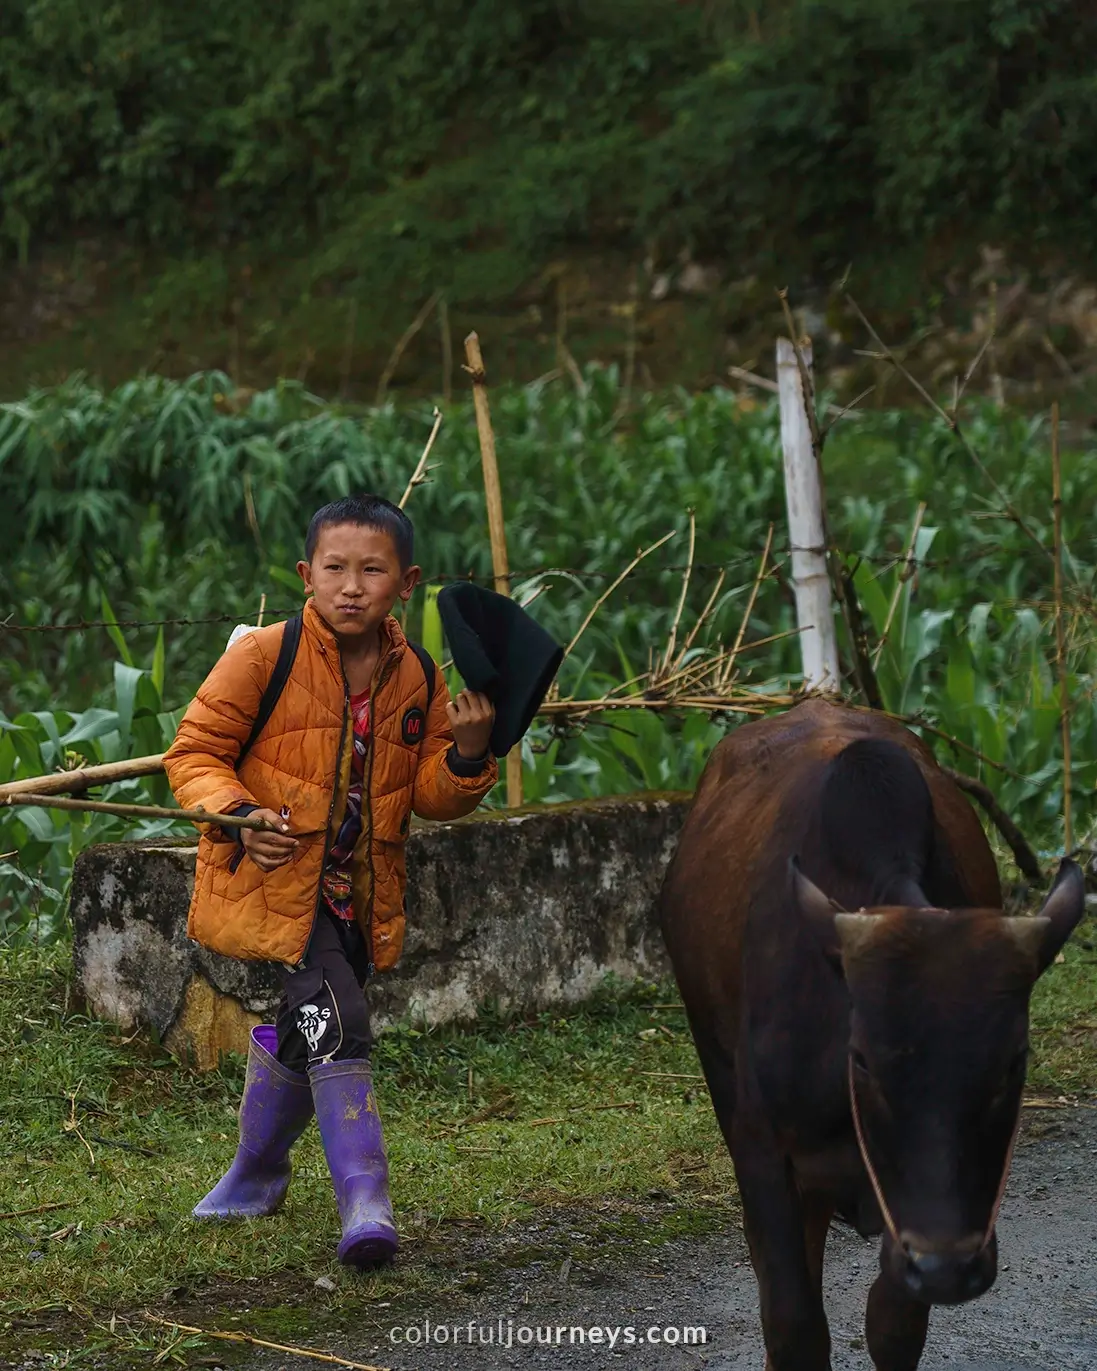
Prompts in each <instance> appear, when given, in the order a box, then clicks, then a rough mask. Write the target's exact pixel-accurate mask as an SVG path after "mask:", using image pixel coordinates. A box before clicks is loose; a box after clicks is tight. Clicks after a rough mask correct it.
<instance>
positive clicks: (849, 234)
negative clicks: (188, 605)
mask: <svg viewBox="0 0 1097 1371" xmlns="http://www.w3.org/2000/svg"><path fill="white" fill-rule="evenodd" d="M761 9H762V7H761V6H756V5H750V4H746V3H742V0H729V3H724V4H719V3H717V4H702V3H680V4H668V3H666V2H665V0H633V2H632V3H625V0H583V3H579V0H521V2H520V3H519V0H473V3H469V4H463V3H458V0H421V3H419V4H416V5H414V6H409V5H407V4H401V3H398V0H276V3H274V4H266V5H260V4H257V3H256V0H242V3H240V4H238V5H232V6H225V5H221V4H216V3H214V2H213V0H195V3H193V4H191V5H184V6H180V5H177V4H171V3H168V2H167V0H147V2H146V3H141V4H138V3H136V2H135V0H118V3H115V4H112V5H110V6H108V7H106V8H103V7H101V6H98V7H90V8H89V7H88V6H87V5H85V4H82V3H80V0H8V3H7V4H5V5H4V6H3V8H2V10H0V241H6V242H7V243H8V244H10V245H12V246H14V247H15V248H16V249H17V250H18V251H20V252H21V253H22V254H23V255H24V256H25V255H26V253H27V252H28V251H29V250H30V249H31V248H32V247H33V246H34V245H35V244H37V243H38V242H39V241H40V240H42V239H44V238H50V237H53V236H56V235H58V234H62V233H66V232H68V231H70V230H72V229H73V228H74V227H79V228H81V229H86V228H87V227H89V226H98V227H111V228H119V227H120V228H123V229H125V230H126V231H128V232H129V233H131V234H132V235H133V236H135V237H136V238H138V239H143V240H154V241H161V242H165V243H169V244H172V245H174V246H178V245H180V244H182V243H184V242H189V243H194V242H208V241H210V240H211V239H213V238H216V239H218V240H219V241H224V240H225V239H226V238H227V239H233V238H239V237H241V236H244V235H247V236H249V237H251V238H253V239H255V238H259V239H263V240H264V241H266V242H267V243H268V244H270V243H272V242H278V243H281V244H282V245H293V244H296V245H298V246H301V245H303V244H304V243H305V242H307V241H310V240H311V239H312V238H313V237H314V235H315V234H317V233H322V234H329V233H330V231H331V230H333V229H336V230H338V232H336V233H335V234H334V235H333V236H330V237H328V238H327V239H326V243H327V246H326V251H325V254H324V255H323V256H322V258H321V260H320V262H319V268H320V270H321V271H327V272H330V273H343V272H347V271H353V272H355V273H357V274H359V275H360V276H361V277H363V278H364V279H365V281H366V283H367V285H368V284H369V283H370V282H372V283H373V284H374V285H375V286H376V287H377V289H378V290H381V289H387V288H389V287H391V285H392V282H393V280H394V279H399V280H402V281H404V282H405V284H411V285H416V286H417V285H421V284H423V283H429V288H434V287H444V288H445V289H447V290H448V291H449V293H450V295H451V298H454V299H460V298H463V297H464V298H468V297H469V296H470V295H473V294H476V293H478V292H479V293H481V294H482V293H483V292H484V291H485V289H486V288H487V287H488V286H490V289H491V291H494V292H497V293H505V292H507V291H509V290H512V289H513V288H514V286H515V285H516V284H517V283H518V282H519V281H520V280H522V279H523V277H524V276H526V275H528V274H529V272H530V271H531V269H532V268H533V267H534V266H535V265H536V264H537V263H538V262H540V261H543V260H544V258H545V256H546V254H548V253H549V252H551V251H553V250H556V249H558V248H560V247H561V246H564V245H566V244H568V243H569V242H570V241H572V240H573V239H575V238H577V237H578V238H582V239H585V240H590V239H591V238H594V239H597V240H599V241H601V242H603V243H606V242H610V243H617V242H623V243H626V244H630V245H632V246H633V247H636V246H638V245H640V244H642V243H647V242H650V241H653V240H654V241H656V242H658V243H659V244H661V245H662V246H663V247H664V248H668V249H670V250H672V251H677V248H678V247H679V246H681V244H682V243H683V242H684V241H692V242H693V243H695V244H701V245H703V246H705V247H706V248H708V249H710V250H718V251H719V252H720V253H721V254H723V253H729V254H734V255H736V256H737V257H738V258H739V259H740V260H741V257H742V254H743V253H744V252H746V253H751V252H754V253H756V252H758V251H765V252H772V253H775V254H778V255H780V256H781V257H782V258H783V259H785V260H788V259H789V258H794V259H800V260H803V259H805V258H806V259H809V260H810V261H811V262H812V263H815V264H818V263H825V264H828V265H833V264H841V263H843V262H845V261H846V260H848V259H849V258H850V257H856V256H858V255H860V254H861V253H862V252H863V250H864V247H865V242H866V238H865V235H866V233H871V234H873V235H875V236H877V237H878V236H880V235H889V236H890V238H891V240H892V241H893V242H894V243H895V244H896V245H902V244H911V243H918V242H920V241H922V240H923V239H924V237H925V236H926V235H928V234H931V233H934V232H937V231H943V230H947V231H949V232H950V233H955V232H956V231H961V232H963V233H965V234H967V233H970V232H971V231H973V230H977V231H979V232H987V233H990V234H992V235H995V236H998V237H1000V238H1002V239H1010V240H1012V241H1014V242H1017V243H1022V244H1025V243H1029V242H1031V241H1032V240H1033V239H1034V238H1036V239H1039V238H1041V237H1046V238H1051V239H1055V240H1056V241H1058V242H1059V243H1064V244H1065V243H1070V244H1071V246H1072V248H1073V249H1076V248H1077V242H1078V237H1079V234H1081V235H1082V237H1083V238H1084V240H1085V241H1087V242H1088V238H1089V236H1090V235H1089V234H1088V227H1089V225H1090V224H1091V222H1092V213H1093V196H1094V190H1093V178H1092V169H1091V164H1090V162H1091V159H1090V150H1091V148H1092V146H1093V142H1094V133H1095V129H1097V72H1095V70H1094V67H1093V62H1092V54H1093V52H1094V51H1095V50H1097V12H1095V11H1094V8H1093V6H1092V5H1090V4H1084V5H1079V4H1077V3H1072V0H958V2H957V3H954V4H949V5H943V4H940V3H939V2H938V0H912V3H909V4H904V5H896V4H893V3H892V0H786V2H785V3H783V4H778V5H771V6H767V7H765V13H764V14H763V15H762V17H761V19H759V18H758V12H759V11H760V10H761ZM410 293H412V294H414V290H412V291H411V292H410Z"/></svg>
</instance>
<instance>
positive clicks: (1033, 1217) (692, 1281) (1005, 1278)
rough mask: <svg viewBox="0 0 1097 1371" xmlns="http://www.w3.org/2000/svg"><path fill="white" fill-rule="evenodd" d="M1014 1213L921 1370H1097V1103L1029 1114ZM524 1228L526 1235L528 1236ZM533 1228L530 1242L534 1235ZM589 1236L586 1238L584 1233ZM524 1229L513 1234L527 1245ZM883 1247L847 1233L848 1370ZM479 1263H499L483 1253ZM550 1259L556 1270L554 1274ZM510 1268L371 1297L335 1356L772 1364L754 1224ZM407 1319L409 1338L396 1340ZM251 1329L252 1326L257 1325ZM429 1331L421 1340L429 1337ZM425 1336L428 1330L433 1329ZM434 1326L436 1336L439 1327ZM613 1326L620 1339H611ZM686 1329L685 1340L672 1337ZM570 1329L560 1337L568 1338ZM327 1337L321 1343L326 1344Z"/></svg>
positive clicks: (833, 1293)
mask: <svg viewBox="0 0 1097 1371" xmlns="http://www.w3.org/2000/svg"><path fill="white" fill-rule="evenodd" d="M1025 1122H1026V1126H1025V1128H1024V1130H1023V1132H1022V1140H1021V1145H1020V1146H1019V1148H1018V1152H1017V1157H1016V1161H1015V1163H1014V1169H1013V1175H1012V1178H1011V1183H1010V1187H1009V1191H1008V1194H1007V1198H1006V1201H1005V1204H1004V1205H1003V1209H1002V1215H1001V1219H1000V1222H999V1249H1000V1262H1001V1266H1000V1272H999V1277H998V1281H997V1283H996V1285H995V1287H994V1288H993V1290H992V1291H991V1292H990V1293H989V1294H988V1295H986V1296H984V1297H983V1298H982V1299H981V1300H979V1301H976V1302H975V1303H974V1304H971V1305H967V1306H964V1307H962V1308H958V1309H940V1310H937V1311H935V1312H934V1314H933V1317H932V1320H931V1324H930V1335H929V1341H928V1343H927V1347H926V1352H925V1355H924V1357H923V1359H922V1363H921V1368H920V1371H1075V1368H1077V1371H1093V1368H1094V1367H1097V1110H1094V1109H1082V1108H1078V1109H1069V1110H1061V1111H1054V1112H1052V1111H1036V1110H1032V1111H1029V1112H1028V1113H1027V1115H1026V1121H1025ZM517 1236H520V1235H517ZM527 1236H529V1235H528V1234H527ZM576 1236H580V1235H576ZM515 1240H516V1235H514V1234H513V1233H511V1235H510V1237H509V1238H508V1241H509V1242H511V1243H513V1242H514V1241H515ZM876 1250H877V1249H876V1245H875V1244H869V1243H865V1242H863V1241H861V1240H860V1239H859V1238H858V1237H857V1236H856V1235H854V1234H851V1233H849V1232H847V1231H846V1230H842V1229H835V1230H834V1231H833V1233H832V1236H831V1240H830V1247H829V1251H828V1262H827V1309H828V1313H829V1317H830V1325H831V1334H832V1338H833V1344H834V1371H854V1368H858V1371H871V1367H870V1362H869V1358H868V1353H867V1352H866V1351H865V1350H864V1344H863V1340H862V1337H861V1329H862V1321H863V1311H864V1301H865V1295H866V1292H867V1290H868V1287H869V1284H870V1283H871V1281H872V1279H873V1277H874V1274H875V1269H876ZM484 1255H485V1254H484V1253H483V1252H481V1253H480V1258H479V1259H477V1260H478V1264H479V1265H481V1266H486V1265H490V1263H489V1262H485V1261H483V1260H482V1258H483V1257H484ZM546 1268H547V1269H546ZM494 1269H496V1270H503V1271H505V1275H500V1276H498V1277H497V1278H493V1279H489V1280H488V1281H487V1282H486V1283H485V1284H484V1285H483V1286H482V1287H480V1288H478V1289H476V1291H475V1293H474V1294H473V1295H471V1296H470V1295H469V1293H468V1291H467V1289H465V1288H463V1287H462V1288H455V1292H454V1298H453V1301H452V1303H442V1302H439V1301H435V1302H434V1303H432V1304H431V1306H430V1307H429V1308H422V1309H416V1308H414V1307H409V1306H408V1304H406V1303H404V1302H401V1303H400V1304H399V1306H390V1307H389V1309H388V1310H386V1309H383V1308H377V1307H370V1306H369V1305H368V1303H365V1302H364V1303H363V1306H362V1309H361V1313H360V1315H356V1317H355V1319H353V1320H352V1321H351V1322H350V1323H349V1324H348V1325H347V1327H346V1328H345V1329H344V1330H343V1331H341V1332H339V1333H336V1332H335V1330H332V1331H331V1334H330V1336H329V1337H327V1338H325V1339H324V1345H325V1346H326V1347H328V1348H329V1349H330V1350H331V1351H333V1352H335V1353H337V1354H339V1355H341V1356H343V1357H347V1358H351V1359H353V1360H356V1361H359V1362H365V1363H376V1364H378V1365H380V1366H383V1367H391V1368H394V1371H472V1368H474V1367H475V1368H477V1369H478V1371H496V1368H500V1369H501V1368H504V1367H506V1368H510V1367H514V1368H523V1371H546V1368H549V1367H554V1368H561V1369H562V1368H568V1369H569V1371H570V1369H571V1368H574V1369H575V1371H601V1369H602V1368H606V1371H609V1369H610V1368H614V1369H617V1368H620V1369H621V1371H623V1368H626V1367H628V1366H632V1367H635V1368H636V1371H687V1368H689V1369H691V1371H692V1369H693V1368H707V1369H708V1371H748V1368H749V1371H761V1368H762V1363H763V1353H762V1342H761V1334H760V1326H759V1323H758V1316H757V1297H756V1292H755V1284H754V1276H753V1272H752V1271H751V1268H750V1265H749V1263H748V1261H747V1257H746V1250H745V1245H744V1242H743V1238H742V1235H741V1233H740V1232H739V1231H738V1230H736V1231H732V1232H729V1233H727V1234H725V1235H720V1236H717V1237H706V1238H697V1239H689V1240H685V1239H679V1240H675V1241H674V1242H671V1243H669V1244H665V1245H662V1246H654V1245H653V1246H645V1244H644V1241H643V1239H642V1238H640V1239H637V1241H636V1243H635V1245H634V1248H633V1249H632V1251H631V1252H626V1253H625V1258H624V1260H623V1261H622V1259H621V1255H620V1253H619V1252H618V1254H617V1255H616V1256H614V1257H612V1258H611V1257H608V1256H607V1260H606V1262H605V1264H603V1263H602V1262H601V1261H600V1259H599V1257H598V1256H597V1254H596V1255H595V1256H594V1258H593V1259H591V1258H590V1257H589V1256H588V1257H586V1258H584V1260H583V1261H582V1262H581V1263H575V1264H573V1265H572V1266H571V1267H570V1268H569V1269H567V1270H563V1269H562V1268H561V1266H560V1265H558V1264H557V1263H556V1262H555V1261H554V1262H552V1263H551V1265H549V1264H547V1263H544V1262H535V1263H530V1264H529V1265H528V1266H525V1267H523V1266H520V1265H519V1266H517V1267H515V1266H510V1267H507V1266H502V1267H500V1266H496V1267H495V1268H494ZM428 1319H429V1320H430V1324H431V1328H432V1330H435V1329H437V1326H438V1325H439V1324H447V1325H449V1326H450V1327H452V1326H453V1325H454V1324H456V1325H459V1326H460V1329H461V1341H460V1342H459V1343H458V1344H456V1345H454V1343H453V1341H452V1333H451V1334H450V1340H449V1341H448V1342H447V1343H446V1344H444V1345H435V1344H434V1343H432V1344H431V1345H430V1346H428V1345H426V1344H425V1343H424V1342H420V1343H419V1344H418V1345H413V1346H408V1344H407V1335H406V1330H407V1329H408V1328H415V1327H418V1328H419V1329H420V1330H422V1329H423V1326H424V1322H425V1321H426V1320H428ZM470 1320H471V1321H472V1323H473V1325H474V1337H476V1336H478V1330H479V1328H480V1327H481V1326H482V1327H483V1328H484V1330H485V1333H486V1330H487V1329H488V1327H489V1326H490V1325H492V1324H494V1325H495V1326H496V1328H498V1321H499V1320H502V1321H503V1330H504V1333H505V1334H506V1333H507V1331H508V1326H509V1325H508V1321H513V1327H514V1330H515V1336H517V1330H518V1328H519V1327H520V1326H528V1327H530V1328H533V1329H536V1328H538V1327H540V1328H542V1329H543V1328H546V1327H551V1328H553V1329H555V1328H556V1327H557V1326H559V1327H561V1328H563V1329H570V1328H571V1327H582V1328H584V1329H589V1328H591V1327H593V1326H600V1327H602V1328H608V1329H611V1330H612V1329H613V1328H622V1329H623V1328H625V1327H629V1326H631V1327H632V1328H633V1329H635V1330H636V1331H637V1336H638V1337H641V1338H643V1337H646V1333H647V1330H648V1328H649V1327H652V1326H659V1327H661V1328H664V1329H666V1328H671V1327H673V1328H678V1329H680V1328H682V1327H683V1326H686V1325H690V1326H699V1327H702V1328H704V1329H705V1331H706V1341H705V1344H704V1346H690V1347H685V1346H681V1345H679V1346H666V1345H665V1344H662V1345H654V1344H652V1343H648V1342H643V1343H637V1344H633V1345H630V1346H625V1345H624V1344H623V1338H624V1336H625V1335H624V1333H623V1332H622V1333H620V1334H618V1338H617V1341H616V1345H615V1346H613V1347H610V1346H609V1345H608V1341H607V1342H604V1343H601V1344H600V1345H586V1346H577V1345H569V1343H568V1337H569V1334H568V1332H566V1331H565V1332H563V1333H562V1334H561V1339H562V1342H561V1345H560V1346H552V1347H546V1346H544V1345H541V1346H537V1345H536V1344H534V1345H533V1346H518V1345H513V1346H511V1347H509V1348H507V1347H503V1348H500V1347H499V1346H498V1345H495V1346H491V1345H482V1344H480V1343H475V1344H474V1345H472V1346H469V1345H467V1338H468V1332H467V1329H468V1324H469V1322H470ZM392 1322H395V1323H396V1324H397V1326H398V1328H399V1329H400V1334H399V1336H400V1338H401V1342H400V1343H394V1342H393V1341H392V1340H391V1339H390V1336H389V1326H390V1324H391V1323H392ZM237 1326H238V1327H239V1326H247V1324H246V1319H244V1320H242V1321H241V1323H240V1324H238V1325H237ZM412 1336H413V1337H414V1336H415V1334H414V1333H413V1334H412ZM420 1336H422V1334H421V1333H420ZM432 1336H435V1334H433V1333H432ZM604 1336H606V1335H604ZM672 1336H673V1335H672ZM554 1337H555V1334H554ZM312 1345H313V1346H315V1345H316V1344H315V1343H313V1344H312ZM309 1365H311V1366H316V1365H318V1363H316V1362H311V1363H309V1362H305V1361H303V1360H301V1359H299V1358H297V1357H290V1356H287V1355H286V1354H283V1353H267V1352H262V1353H258V1352H257V1353H254V1354H251V1355H249V1357H248V1358H247V1359H246V1360H245V1361H242V1362H239V1361H237V1360H236V1358H235V1357H234V1358H233V1366H234V1367H236V1366H241V1367H245V1368H246V1371H304V1369H305V1368H306V1367H307V1366H309Z"/></svg>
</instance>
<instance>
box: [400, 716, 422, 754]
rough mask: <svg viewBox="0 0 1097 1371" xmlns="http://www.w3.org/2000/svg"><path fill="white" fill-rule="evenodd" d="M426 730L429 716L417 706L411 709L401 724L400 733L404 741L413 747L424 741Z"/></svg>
mask: <svg viewBox="0 0 1097 1371" xmlns="http://www.w3.org/2000/svg"><path fill="white" fill-rule="evenodd" d="M426 731H427V716H426V715H425V714H424V713H423V711H422V710H421V709H419V708H417V707H416V708H412V709H409V710H408V712H407V713H406V714H405V715H404V721H403V723H402V724H401V725H400V734H401V736H402V737H403V739H404V742H405V743H407V744H408V745H409V746H411V747H416V746H417V745H418V744H419V743H421V742H422V741H423V735H424V734H425V733H426Z"/></svg>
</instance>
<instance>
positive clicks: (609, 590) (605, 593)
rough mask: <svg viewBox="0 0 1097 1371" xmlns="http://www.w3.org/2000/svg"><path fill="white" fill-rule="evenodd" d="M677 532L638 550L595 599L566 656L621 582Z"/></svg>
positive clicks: (670, 533)
mask: <svg viewBox="0 0 1097 1371" xmlns="http://www.w3.org/2000/svg"><path fill="white" fill-rule="evenodd" d="M677 532H678V530H677V529H674V528H672V529H671V531H670V532H669V533H664V534H663V536H662V537H661V538H660V539H659V541H658V542H657V543H652V545H651V547H649V548H647V549H645V550H644V551H641V552H638V553H637V554H636V556H635V557H634V558H633V559H632V561H631V562H629V564H628V566H627V567H625V569H624V571H622V572H621V574H620V576H618V577H617V579H616V580H615V581H613V582H612V583H611V584H610V585H609V586H608V587H607V588H606V589H605V590H604V591H603V592H602V593H601V595H599V596H598V598H597V600H595V602H594V605H593V606H592V608H591V610H590V613H589V614H588V615H587V617H586V618H585V619H584V620H583V622H582V623H581V624H580V625H579V628H578V630H577V632H576V634H575V636H574V637H573V638H572V640H571V642H570V643H568V645H567V647H566V648H565V649H564V656H565V657H570V656H571V654H572V652H574V651H575V644H576V643H577V642H578V641H579V639H580V638H581V637H582V636H583V634H584V633H585V632H586V631H587V629H588V628H589V627H590V621H591V620H592V619H593V618H594V616H595V615H596V614H597V613H598V611H599V610H600V609H601V608H602V606H603V605H604V604H605V602H606V601H607V600H608V599H609V597H610V596H611V595H612V594H613V592H614V591H615V590H616V589H617V587H618V586H619V585H620V584H621V582H622V581H624V580H627V579H628V577H629V576H631V575H632V573H633V571H635V570H636V568H637V567H638V566H639V565H640V563H641V562H642V561H643V560H644V558H645V557H650V556H651V554H652V553H653V552H657V551H658V550H659V548H661V547H662V546H663V544H664V543H668V542H669V541H670V540H671V538H673V537H675V535H676V534H677Z"/></svg>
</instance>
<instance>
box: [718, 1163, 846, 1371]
mask: <svg viewBox="0 0 1097 1371" xmlns="http://www.w3.org/2000/svg"><path fill="white" fill-rule="evenodd" d="M732 1160H733V1161H734V1163H735V1176H736V1180H737V1181H738V1183H739V1195H740V1198H741V1199H742V1202H743V1227H744V1228H745V1230H746V1236H747V1243H748V1245H749V1247H750V1258H751V1264H752V1265H753V1267H754V1274H755V1276H756V1277H757V1279H758V1298H759V1303H760V1305H761V1311H762V1332H763V1335H764V1337H765V1342H766V1371H830V1330H829V1329H828V1328H827V1320H826V1315H825V1314H824V1312H823V1297H822V1291H821V1289H820V1281H819V1272H820V1268H821V1264H822V1247H823V1244H824V1242H825V1231H826V1225H827V1223H829V1219H830V1215H829V1213H828V1212H826V1211H825V1209H824V1208H823V1207H821V1206H820V1205H818V1204H815V1203H811V1204H810V1205H809V1206H808V1207H807V1209H805V1205H804V1202H803V1200H802V1199H801V1197H800V1195H799V1192H798V1191H797V1188H796V1182H795V1179H794V1176H793V1170H792V1164H791V1162H790V1161H789V1160H788V1158H787V1157H784V1156H783V1155H781V1154H780V1153H779V1152H778V1151H777V1150H776V1146H775V1145H773V1146H770V1145H767V1143H766V1141H764V1140H759V1139H758V1138H757V1137H751V1138H737V1139H736V1140H735V1145H734V1146H733V1148H732ZM817 1230H818V1231H817Z"/></svg>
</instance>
